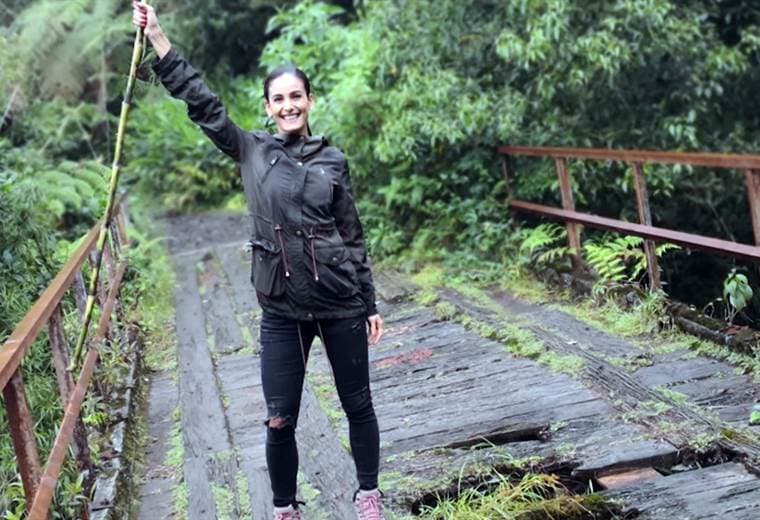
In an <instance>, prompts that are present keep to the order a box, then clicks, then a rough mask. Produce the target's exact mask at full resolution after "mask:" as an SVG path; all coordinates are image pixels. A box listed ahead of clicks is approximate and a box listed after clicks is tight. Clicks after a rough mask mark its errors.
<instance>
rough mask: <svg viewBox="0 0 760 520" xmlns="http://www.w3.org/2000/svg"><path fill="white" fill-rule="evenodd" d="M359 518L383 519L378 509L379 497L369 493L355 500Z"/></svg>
mask: <svg viewBox="0 0 760 520" xmlns="http://www.w3.org/2000/svg"><path fill="white" fill-rule="evenodd" d="M356 505H357V508H358V509H359V515H360V516H359V518H360V519H361V520H383V515H382V513H381V511H380V497H379V496H376V495H369V496H364V497H360V498H359V499H358V500H357V502H356Z"/></svg>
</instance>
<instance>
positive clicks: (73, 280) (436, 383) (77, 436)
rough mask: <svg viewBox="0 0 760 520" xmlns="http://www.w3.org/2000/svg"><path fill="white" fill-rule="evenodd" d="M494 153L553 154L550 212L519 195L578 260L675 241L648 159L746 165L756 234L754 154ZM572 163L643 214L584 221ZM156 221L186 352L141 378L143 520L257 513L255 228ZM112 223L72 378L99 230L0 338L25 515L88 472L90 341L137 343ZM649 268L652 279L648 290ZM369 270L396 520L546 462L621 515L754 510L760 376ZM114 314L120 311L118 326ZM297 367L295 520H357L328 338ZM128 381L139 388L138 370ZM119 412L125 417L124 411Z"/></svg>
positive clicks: (95, 344)
mask: <svg viewBox="0 0 760 520" xmlns="http://www.w3.org/2000/svg"><path fill="white" fill-rule="evenodd" d="M501 151H502V152H503V153H508V154H511V155H517V154H525V155H541V154H543V156H545V157H550V158H552V159H553V160H556V163H555V164H556V165H557V171H558V175H559V180H560V186H561V190H562V194H563V197H562V200H563V209H562V210H557V209H550V208H547V207H543V206H537V205H531V203H529V202H525V201H512V204H511V205H512V207H513V208H514V209H516V210H525V211H532V212H534V213H539V214H542V215H547V216H550V217H554V218H560V219H563V220H566V221H568V222H569V231H570V233H569V235H568V236H569V237H570V240H571V245H572V246H573V248H575V249H576V251H577V250H578V248H579V245H580V235H579V230H578V228H577V225H578V224H582V225H595V224H596V225H601V226H603V227H605V228H607V229H614V230H618V231H621V232H624V233H628V234H636V235H639V236H642V237H644V238H646V239H648V240H673V237H674V236H676V235H674V234H673V233H678V232H677V231H674V230H664V229H662V228H656V227H653V226H652V222H651V217H649V216H648V211H647V205H648V203H647V197H646V185H645V182H644V170H643V168H642V166H641V165H642V164H644V163H647V162H651V161H660V162H665V163H673V162H681V163H687V164H704V165H709V166H721V167H723V166H725V167H732V168H740V169H743V170H746V173H745V174H744V175H745V178H746V180H747V187H748V193H749V200H750V211H751V215H752V216H751V218H752V222H753V224H754V225H755V227H754V230H755V235H756V240H757V244H760V206H759V205H758V201H760V181H759V180H758V173H757V171H758V170H760V158H759V157H756V156H707V155H705V154H698V155H699V157H697V155H692V156H689V155H687V154H662V155H657V154H653V153H650V152H647V153H646V155H642V154H643V153H644V152H625V153H620V152H607V151H605V152H600V151H598V150H587V151H579V150H565V149H550V150H537V149H526V148H515V147H513V148H504V149H502V150H501ZM568 158H570V159H573V158H576V159H578V158H580V159H590V160H605V161H607V160H616V161H625V162H629V163H631V164H632V165H633V166H632V167H633V168H634V175H635V177H634V178H635V179H637V180H636V187H637V194H638V198H637V200H638V202H639V209H640V213H639V215H640V223H639V224H629V223H622V222H619V221H614V220H613V219H606V220H599V217H594V216H589V215H584V214H582V213H577V212H576V211H575V209H574V207H573V204H572V193H571V190H570V186H571V183H570V180H569V178H568V176H567V167H566V161H567V159H568ZM699 161H707V162H709V164H707V163H700V162H699ZM508 165H509V163H507V166H508ZM505 172H506V173H507V174H508V175H509V177H510V178H513V176H514V175H515V174H516V172H515V170H514V168H506V169H505ZM164 225H165V235H166V236H167V237H169V249H170V255H171V259H172V264H173V267H174V269H175V273H176V281H177V283H176V291H175V301H176V339H177V346H176V361H177V363H176V368H166V369H163V370H158V371H155V372H151V373H145V374H144V378H145V379H146V380H149V381H147V382H148V383H149V386H148V388H149V399H148V407H147V428H148V432H147V433H148V435H147V436H148V440H149V442H148V446H147V448H146V455H145V465H146V468H145V470H144V478H143V480H142V484H141V485H140V486H136V487H135V488H133V489H132V491H133V493H134V496H133V499H134V500H135V501H136V502H137V506H136V507H135V511H134V512H135V516H136V517H137V518H140V519H146V520H147V519H158V518H177V517H187V518H190V519H193V520H195V519H207V518H208V519H212V518H231V519H232V518H254V519H261V518H270V517H271V506H270V504H271V499H270V498H271V497H270V491H269V483H268V476H267V472H266V466H265V461H264V450H263V444H264V436H265V427H264V426H263V419H264V416H265V410H266V408H265V406H264V402H263V397H262V395H261V389H260V383H259V375H258V371H259V365H258V363H259V360H258V355H257V350H258V347H257V344H256V341H255V338H256V337H257V335H258V331H257V327H258V322H259V319H260V309H259V307H258V305H257V304H256V301H255V296H254V294H253V292H252V291H251V289H250V283H249V282H248V278H249V275H248V265H247V264H248V258H247V257H248V254H247V253H246V252H245V251H244V249H243V244H244V243H245V241H246V240H247V239H248V228H247V222H246V219H245V217H243V216H241V215H229V214H205V215H194V216H186V217H180V218H174V219H168V220H166V221H165V223H164ZM110 229H111V231H112V236H113V239H112V241H111V242H110V244H111V247H110V248H109V249H108V250H107V253H106V260H107V261H106V265H107V267H108V268H107V269H106V271H107V272H108V273H109V276H108V277H107V281H106V283H104V284H102V286H101V288H100V290H99V298H98V301H99V302H100V304H101V308H102V310H101V317H102V319H101V322H100V327H99V329H98V333H97V334H96V337H95V338H94V339H93V340H92V341H91V342H90V347H91V348H90V350H89V352H88V356H87V358H86V362H85V365H84V366H85V368H84V369H83V370H82V372H81V374H80V375H79V377H78V379H77V381H76V382H75V381H74V379H73V378H72V375H71V374H70V373H69V372H66V369H65V367H66V366H67V364H68V359H67V346H66V342H65V335H64V334H63V332H62V330H61V319H60V303H61V300H62V297H63V295H64V293H65V291H66V290H67V289H69V288H72V290H74V291H75V294H77V295H78V296H77V298H78V299H79V300H80V301H81V299H82V290H81V288H82V287H83V284H82V283H81V281H78V280H81V278H80V275H79V274H78V273H79V272H80V270H81V269H82V268H83V267H84V266H85V264H86V262H87V259H88V254H89V252H90V251H91V249H92V246H93V243H94V240H95V232H94V231H93V232H91V233H90V235H88V237H86V239H85V241H84V242H83V244H82V245H81V247H80V249H79V250H78V251H77V252H76V253H75V255H74V256H73V257H72V259H71V260H70V261H69V262H68V263H67V264H66V266H65V267H64V268H63V270H62V271H61V273H60V274H59V275H58V277H56V279H55V280H54V281H53V282H52V284H51V285H50V287H49V288H48V290H47V291H45V293H44V294H43V295H42V296H41V298H40V300H39V301H38V302H37V304H36V305H35V306H34V307H33V308H32V309H31V310H30V312H29V314H28V315H27V317H26V318H25V319H24V320H23V321H22V322H21V323H20V324H19V326H18V327H17V329H16V330H15V331H14V333H13V335H12V336H11V337H10V339H9V340H8V341H7V342H6V343H5V344H4V345H3V346H2V349H0V387H2V388H3V403H4V405H5V407H6V411H7V414H8V417H9V424H10V426H11V429H10V434H11V435H10V438H11V439H12V441H13V444H14V449H15V452H16V455H17V461H18V464H19V472H20V475H21V478H22V480H23V482H24V488H25V492H26V496H27V501H28V504H29V509H30V513H29V518H40V519H41V518H45V517H48V515H50V504H51V500H52V495H53V492H54V489H55V482H56V479H57V478H58V475H59V472H60V468H61V465H62V463H63V458H64V457H65V455H66V453H67V451H69V446H72V447H73V449H72V452H73V453H74V456H75V458H76V460H77V461H78V463H79V467H80V468H81V469H86V468H89V467H91V466H92V465H93V462H92V461H91V460H90V455H89V450H88V447H87V442H86V430H85V426H84V425H83V424H82V422H81V419H80V408H81V404H82V402H83V399H84V397H85V391H86V389H87V388H88V385H89V381H90V379H91V378H92V374H93V371H94V370H95V369H96V359H97V355H98V350H99V349H101V348H105V347H104V346H103V345H104V342H103V341H102V340H103V339H104V338H110V340H111V342H115V343H117V344H124V345H125V346H127V345H129V342H128V341H127V340H128V339H129V338H128V337H127V336H128V331H127V330H126V329H124V328H123V327H122V326H121V325H120V324H119V320H118V318H119V315H118V312H119V305H118V287H119V285H120V281H121V280H122V278H123V276H124V274H125V270H126V263H125V260H126V255H125V254H124V252H123V249H124V248H125V247H126V246H127V244H128V242H127V240H126V226H125V221H124V218H123V216H122V214H121V213H119V216H118V217H117V218H116V219H115V220H114V222H113V224H112V225H111V226H110ZM682 235H686V234H682ZM678 236H680V237H681V238H680V240H682V241H681V243H683V244H685V245H687V246H688V247H693V248H698V247H703V246H704V248H705V249H707V250H711V251H715V249H716V248H718V249H720V251H719V252H721V253H723V254H734V255H737V256H739V257H742V258H750V259H754V260H756V259H758V258H760V247H758V245H742V244H735V243H730V242H727V241H720V240H717V239H711V238H709V237H699V236H696V235H688V236H686V237H685V238H684V237H683V236H681V235H678ZM648 247H649V246H648ZM653 265H654V267H653V268H652V269H651V270H650V284H651V286H652V287H655V288H656V287H657V286H658V285H657V280H658V277H657V275H658V273H657V269H656V264H653V263H652V262H650V267H652V266H653ZM376 281H377V285H378V289H379V296H380V298H381V304H380V311H381V313H382V314H383V316H384V317H385V319H386V323H387V329H388V330H387V333H386V336H385V337H384V339H383V341H382V342H381V344H380V345H379V346H377V347H376V348H374V349H372V350H371V351H370V360H371V377H372V380H373V398H374V401H375V406H376V411H377V415H378V418H379V421H380V428H381V441H382V444H381V487H382V488H383V490H384V491H385V492H386V495H387V499H388V500H387V502H388V504H389V505H388V508H389V509H390V515H389V516H390V517H391V518H405V517H407V516H410V515H412V514H414V513H416V512H418V511H419V509H420V508H421V507H422V506H424V505H430V504H433V503H435V501H436V500H438V497H441V496H454V495H456V494H457V492H458V491H459V489H461V488H462V487H466V486H488V485H490V483H492V482H493V481H494V479H495V478H496V475H497V473H499V472H501V473H515V474H520V473H521V472H522V473H524V472H528V471H543V472H549V473H554V474H557V475H559V476H560V478H561V480H562V482H563V483H564V484H565V485H567V486H568V487H569V488H570V489H572V490H573V491H575V492H579V493H585V492H588V491H590V490H593V491H600V492H601V494H602V495H603V496H605V497H608V498H610V499H615V500H617V501H619V503H620V504H621V505H620V511H619V512H618V514H619V515H621V516H626V517H638V518H651V519H656V518H662V519H665V518H668V519H670V518H679V519H687V518H688V519H697V518H705V519H706V518H721V519H755V518H758V517H760V480H759V479H758V477H757V475H758V474H760V430H759V429H758V427H750V426H748V425H747V419H748V417H749V414H750V410H751V409H752V407H753V405H754V404H755V403H757V402H758V401H760V398H759V397H758V394H760V385H758V383H756V381H755V380H754V379H753V376H751V375H746V374H742V373H739V372H737V369H736V367H735V366H733V365H731V364H730V363H728V362H725V361H718V360H716V359H713V358H709V357H705V356H701V355H698V354H696V353H695V352H694V350H692V349H690V348H689V344H688V342H684V341H677V340H674V339H673V338H672V337H670V336H667V335H662V336H655V337H632V338H621V337H617V336H615V335H612V334H610V333H609V332H605V331H604V330H601V329H598V328H596V327H594V326H592V325H590V324H589V323H587V322H585V321H582V320H580V319H578V318H576V317H573V316H572V315H570V314H568V313H567V312H565V311H563V310H561V309H558V308H557V307H556V306H555V305H553V303H554V302H548V301H547V302H542V301H531V300H526V299H522V298H519V297H517V296H515V295H514V294H510V293H509V292H507V291H504V290H501V289H493V290H488V291H484V292H483V293H482V294H481V295H480V296H479V297H477V298H475V297H473V296H472V295H470V296H468V295H466V294H462V293H460V292H458V291H457V290H456V289H455V288H452V287H446V286H441V287H438V288H437V289H436V292H435V294H434V298H431V297H430V295H428V297H427V298H425V299H423V300H422V301H423V302H424V305H423V303H421V300H420V299H419V298H415V295H416V292H417V289H416V288H415V287H414V286H413V285H412V284H411V283H410V281H409V280H406V279H404V278H403V277H401V276H400V275H398V274H394V273H389V272H382V271H379V272H377V273H376ZM468 294H469V293H468ZM112 314H114V315H115V316H116V317H117V321H116V322H115V323H114V324H111V325H109V317H110V316H111V315H112ZM46 327H47V329H48V337H49V345H50V348H51V351H52V353H53V359H54V362H55V366H56V369H57V374H58V385H59V388H60V391H61V397H62V400H63V402H64V403H65V407H66V414H65V418H64V422H63V424H62V426H61V429H60V433H59V435H58V439H57V442H56V445H55V447H54V448H53V450H52V451H51V453H50V455H49V458H48V461H47V463H46V464H45V465H44V467H43V466H42V465H41V464H40V463H39V456H38V453H37V451H38V450H37V447H36V443H35V437H34V419H33V413H34V411H33V410H29V409H28V405H27V400H26V397H25V391H24V385H23V380H22V377H21V372H20V370H19V367H20V365H21V362H22V360H23V358H24V355H25V354H26V352H27V350H28V348H29V346H30V345H31V343H32V342H33V341H34V340H35V338H36V337H37V335H38V334H39V333H40V332H41V331H42V330H43V329H45V328H46ZM309 364H310V366H309V373H308V382H307V384H306V386H305V389H304V396H303V405H302V411H301V418H300V420H299V429H298V441H299V448H300V453H301V461H302V467H301V473H300V475H299V482H300V486H299V488H300V495H301V497H302V498H303V499H305V501H306V502H307V505H306V507H305V512H306V517H307V518H317V519H337V520H342V519H350V518H353V516H352V515H353V513H352V510H351V504H350V497H351V494H352V493H353V491H354V487H355V482H354V481H355V477H354V469H353V464H352V461H351V458H350V454H349V452H348V450H347V447H346V446H347V442H346V439H347V426H346V424H345V421H344V419H343V418H342V416H341V413H340V406H339V403H338V400H337V396H336V395H335V393H334V390H333V386H332V383H331V374H330V369H329V364H328V363H327V360H326V357H325V355H324V353H323V352H322V350H321V349H320V348H316V349H314V350H313V352H312V358H311V359H310V361H309ZM129 377H130V378H131V379H130V384H131V385H132V386H134V384H135V383H136V382H137V381H139V380H140V379H141V378H135V377H134V374H132V375H130V376H129ZM755 377H757V376H755ZM91 391H94V390H91ZM113 419H114V422H119V423H121V424H124V425H126V424H127V421H126V420H125V419H124V418H123V417H122V414H119V415H118V416H117V415H114V417H113ZM123 419H124V420H123ZM125 427H126V426H125ZM6 437H7V436H4V439H3V442H5V438H6ZM72 439H73V440H72ZM123 450H124V448H123V445H120V446H115V447H114V449H113V453H110V454H109V457H108V460H118V459H119V456H120V455H122V456H123V457H122V460H121V462H119V463H118V464H115V463H110V464H109V463H108V461H105V463H104V461H103V460H101V461H100V465H101V466H106V467H107V468H108V469H109V471H111V470H113V472H112V473H111V475H113V474H116V473H119V470H122V469H125V468H127V467H128V466H129V463H130V461H129V460H128V453H127V452H123ZM122 452H123V453H122ZM125 480H128V479H125ZM112 481H113V480H112ZM98 482H101V483H102V482H109V481H108V479H104V480H99V481H98ZM103 487H105V486H103ZM99 491H102V489H101V490H96V492H95V497H94V499H93V501H92V503H91V508H90V509H91V510H90V511H89V512H88V513H83V515H85V514H86V515H87V516H89V517H91V518H92V517H94V518H116V517H121V516H117V515H118V514H121V513H120V511H121V510H119V509H118V508H117V504H116V503H115V502H113V500H114V499H115V497H116V496H117V495H116V494H114V495H112V496H111V497H109V496H106V495H105V494H103V493H99ZM391 515H392V516H391ZM600 518H601V517H600Z"/></svg>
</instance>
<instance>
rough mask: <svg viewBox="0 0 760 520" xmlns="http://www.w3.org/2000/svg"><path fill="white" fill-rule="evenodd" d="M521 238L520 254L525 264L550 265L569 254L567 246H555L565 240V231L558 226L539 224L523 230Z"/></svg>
mask: <svg viewBox="0 0 760 520" xmlns="http://www.w3.org/2000/svg"><path fill="white" fill-rule="evenodd" d="M521 238H522V240H521V242H520V253H521V254H522V255H523V262H525V263H529V262H535V263H538V264H552V263H555V262H557V261H558V260H560V259H562V258H565V257H567V256H568V255H569V254H570V248H569V247H568V246H566V245H556V244H558V243H559V242H566V240H567V230H566V229H565V228H564V227H563V226H560V225H558V224H551V223H547V224H540V225H539V226H537V227H535V228H533V229H528V230H525V231H524V232H523V233H522V237H521Z"/></svg>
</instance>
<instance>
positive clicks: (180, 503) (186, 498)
mask: <svg viewBox="0 0 760 520" xmlns="http://www.w3.org/2000/svg"><path fill="white" fill-rule="evenodd" d="M172 501H173V506H174V507H173V509H172V514H173V515H172V517H173V518H178V519H180V520H188V509H189V505H190V493H189V491H188V489H187V482H185V481H182V482H180V483H179V484H177V485H176V486H175V487H174V491H173V492H172Z"/></svg>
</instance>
